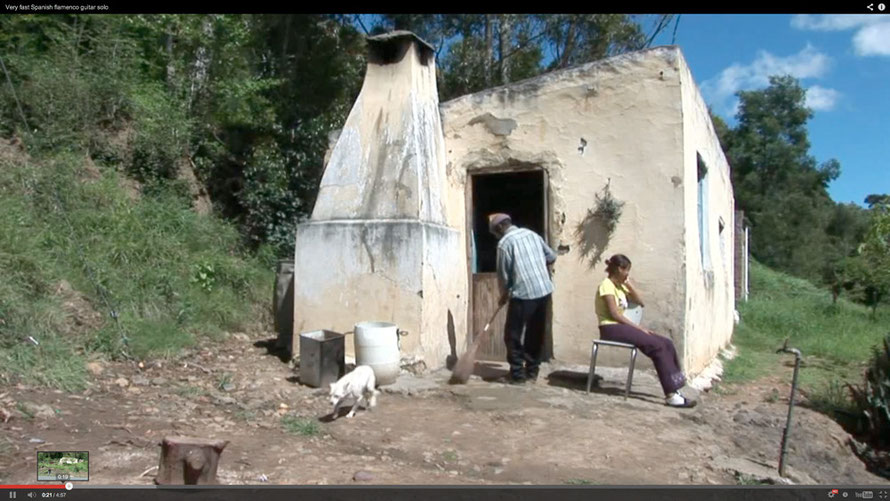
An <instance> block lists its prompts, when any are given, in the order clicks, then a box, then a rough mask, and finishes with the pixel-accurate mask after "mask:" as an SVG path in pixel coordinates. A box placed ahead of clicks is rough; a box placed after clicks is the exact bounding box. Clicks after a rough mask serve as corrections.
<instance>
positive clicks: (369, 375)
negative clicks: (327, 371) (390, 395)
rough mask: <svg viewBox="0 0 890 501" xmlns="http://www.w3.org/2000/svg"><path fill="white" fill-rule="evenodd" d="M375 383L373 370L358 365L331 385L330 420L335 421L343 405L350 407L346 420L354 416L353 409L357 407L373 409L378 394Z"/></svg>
mask: <svg viewBox="0 0 890 501" xmlns="http://www.w3.org/2000/svg"><path fill="white" fill-rule="evenodd" d="M376 383H377V380H376V378H375V377H374V369H371V367H369V366H367V365H359V366H358V367H356V368H355V369H354V370H353V371H352V372H350V373H349V374H346V375H345V376H343V377H341V378H340V380H339V381H337V382H336V383H331V404H333V406H334V412H333V415H332V419H337V415H338V413H339V412H340V408H341V407H343V406H344V405H351V406H352V408H351V409H350V410H349V414H347V415H346V417H347V418H351V417H353V416H355V409H356V407H358V406H359V405H361V406H362V407H364V408H365V409H368V410H371V408H372V407H375V406H376V405H377V395H379V394H380V392H379V391H377V390H376V389H375V388H374V387H375V386H376Z"/></svg>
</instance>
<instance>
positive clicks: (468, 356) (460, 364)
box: [448, 303, 507, 384]
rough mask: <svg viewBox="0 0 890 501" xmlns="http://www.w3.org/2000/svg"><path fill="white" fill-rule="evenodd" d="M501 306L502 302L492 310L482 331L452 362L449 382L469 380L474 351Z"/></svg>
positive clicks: (474, 359)
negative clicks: (454, 361)
mask: <svg viewBox="0 0 890 501" xmlns="http://www.w3.org/2000/svg"><path fill="white" fill-rule="evenodd" d="M504 304H507V303H504ZM503 307H504V305H503V304H502V305H500V306H498V309H496V310H495V311H494V315H492V316H491V318H490V319H489V320H488V323H486V324H485V328H484V329H482V332H481V333H480V334H479V335H478V336H476V339H474V340H473V344H472V345H470V347H469V348H468V349H467V351H466V352H464V354H463V355H461V356H460V358H459V359H457V362H456V363H455V364H454V369H453V370H452V371H451V379H449V380H448V382H449V383H450V384H466V382H467V381H469V380H470V376H471V375H472V374H473V368H474V367H475V366H476V352H477V351H478V350H479V345H481V344H482V340H483V338H484V337H485V333H486V332H488V328H489V327H491V323H492V322H494V317H496V316H498V313H499V312H500V311H501V308H503Z"/></svg>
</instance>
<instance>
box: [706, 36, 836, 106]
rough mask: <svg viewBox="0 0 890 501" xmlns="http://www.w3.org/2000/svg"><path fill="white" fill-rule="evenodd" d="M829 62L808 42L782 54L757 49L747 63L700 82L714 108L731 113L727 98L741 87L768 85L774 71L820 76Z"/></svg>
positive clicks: (828, 58) (785, 73) (742, 88)
mask: <svg viewBox="0 0 890 501" xmlns="http://www.w3.org/2000/svg"><path fill="white" fill-rule="evenodd" d="M830 66H831V58H830V57H828V56H827V55H826V54H824V53H822V52H819V51H818V50H816V48H814V47H813V46H812V45H809V44H807V46H806V47H804V48H803V49H802V50H801V51H800V52H798V53H797V54H792V55H790V56H785V57H781V56H776V55H773V54H770V53H769V52H767V51H759V52H758V53H757V57H756V58H755V59H754V61H753V62H751V63H750V64H748V65H742V64H739V63H735V64H733V65H732V66H730V67H728V68H726V69H725V70H723V71H722V72H720V74H719V75H717V76H716V77H714V78H711V79H709V80H706V81H704V82H702V85H701V89H702V93H703V94H704V96H705V98H706V99H707V101H708V102H710V103H711V104H712V105H713V106H715V108H716V110H718V111H723V112H725V113H730V112H732V107H733V106H734V103H733V102H730V99H731V98H732V96H733V95H735V93H736V92H738V91H740V90H747V89H757V88H762V87H766V86H767V85H769V77H770V76H773V75H791V76H793V77H795V78H798V79H801V78H819V77H821V76H823V75H824V74H825V73H826V72H827V71H828V69H829V67H830ZM826 90H827V89H826ZM820 97H822V96H820Z"/></svg>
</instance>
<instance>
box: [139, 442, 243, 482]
mask: <svg viewBox="0 0 890 501" xmlns="http://www.w3.org/2000/svg"><path fill="white" fill-rule="evenodd" d="M228 444H229V441H228V440H205V439H202V438H194V437H166V438H164V440H163V442H161V460H160V464H159V465H158V476H157V478H156V479H155V482H157V483H158V484H160V485H208V484H218V483H219V482H218V481H217V479H216V468H217V466H218V465H219V455H220V454H221V453H222V451H223V449H224V448H225V447H226V445H228Z"/></svg>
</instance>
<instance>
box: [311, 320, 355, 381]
mask: <svg viewBox="0 0 890 501" xmlns="http://www.w3.org/2000/svg"><path fill="white" fill-rule="evenodd" d="M345 339H346V336H345V335H343V334H340V333H339V332H334V331H329V330H320V331H312V332H304V333H302V334H300V382H301V383H303V384H305V385H308V386H313V387H315V388H320V387H322V386H327V385H328V384H330V383H334V382H336V381H337V380H338V379H340V378H341V377H342V376H343V374H345V373H346V342H345Z"/></svg>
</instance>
